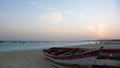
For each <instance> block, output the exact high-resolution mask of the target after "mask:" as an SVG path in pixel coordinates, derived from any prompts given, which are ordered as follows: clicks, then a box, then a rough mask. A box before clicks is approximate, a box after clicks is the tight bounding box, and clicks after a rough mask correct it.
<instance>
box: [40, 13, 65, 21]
mask: <svg viewBox="0 0 120 68" xmlns="http://www.w3.org/2000/svg"><path fill="white" fill-rule="evenodd" d="M41 19H43V20H47V21H51V22H60V21H62V20H63V15H62V13H60V12H50V13H49V14H46V15H43V16H41Z"/></svg>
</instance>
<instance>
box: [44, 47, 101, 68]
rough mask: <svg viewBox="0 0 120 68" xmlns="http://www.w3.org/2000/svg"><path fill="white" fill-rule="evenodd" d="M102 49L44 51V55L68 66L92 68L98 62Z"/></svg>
mask: <svg viewBox="0 0 120 68" xmlns="http://www.w3.org/2000/svg"><path fill="white" fill-rule="evenodd" d="M101 49H102V48H100V49H88V48H87V49H85V48H60V47H53V48H50V49H44V50H43V54H44V55H45V56H46V58H47V59H49V60H51V61H53V62H55V63H61V64H66V65H80V66H90V67H91V65H92V64H93V63H94V62H95V61H96V59H97V56H98V55H99V53H100V51H101Z"/></svg>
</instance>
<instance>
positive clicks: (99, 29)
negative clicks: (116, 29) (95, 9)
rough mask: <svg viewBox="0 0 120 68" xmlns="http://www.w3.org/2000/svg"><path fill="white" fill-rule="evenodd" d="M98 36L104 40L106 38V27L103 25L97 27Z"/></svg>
mask: <svg viewBox="0 0 120 68" xmlns="http://www.w3.org/2000/svg"><path fill="white" fill-rule="evenodd" d="M96 34H97V35H98V36H99V37H100V38H104V37H105V26H104V25H103V24H100V25H98V26H97V30H96Z"/></svg>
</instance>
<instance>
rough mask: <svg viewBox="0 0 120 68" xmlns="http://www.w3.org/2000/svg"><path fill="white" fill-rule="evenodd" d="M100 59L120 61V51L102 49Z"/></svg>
mask: <svg viewBox="0 0 120 68" xmlns="http://www.w3.org/2000/svg"><path fill="white" fill-rule="evenodd" d="M98 58H99V59H120V49H102V51H101V53H100V55H99V56H98Z"/></svg>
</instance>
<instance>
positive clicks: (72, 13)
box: [65, 10, 75, 15]
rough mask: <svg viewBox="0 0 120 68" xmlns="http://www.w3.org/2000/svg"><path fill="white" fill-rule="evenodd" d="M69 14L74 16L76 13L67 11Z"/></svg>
mask: <svg viewBox="0 0 120 68" xmlns="http://www.w3.org/2000/svg"><path fill="white" fill-rule="evenodd" d="M65 12H66V13H67V14H69V15H74V14H75V13H74V12H72V11H71V10H66V11H65Z"/></svg>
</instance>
